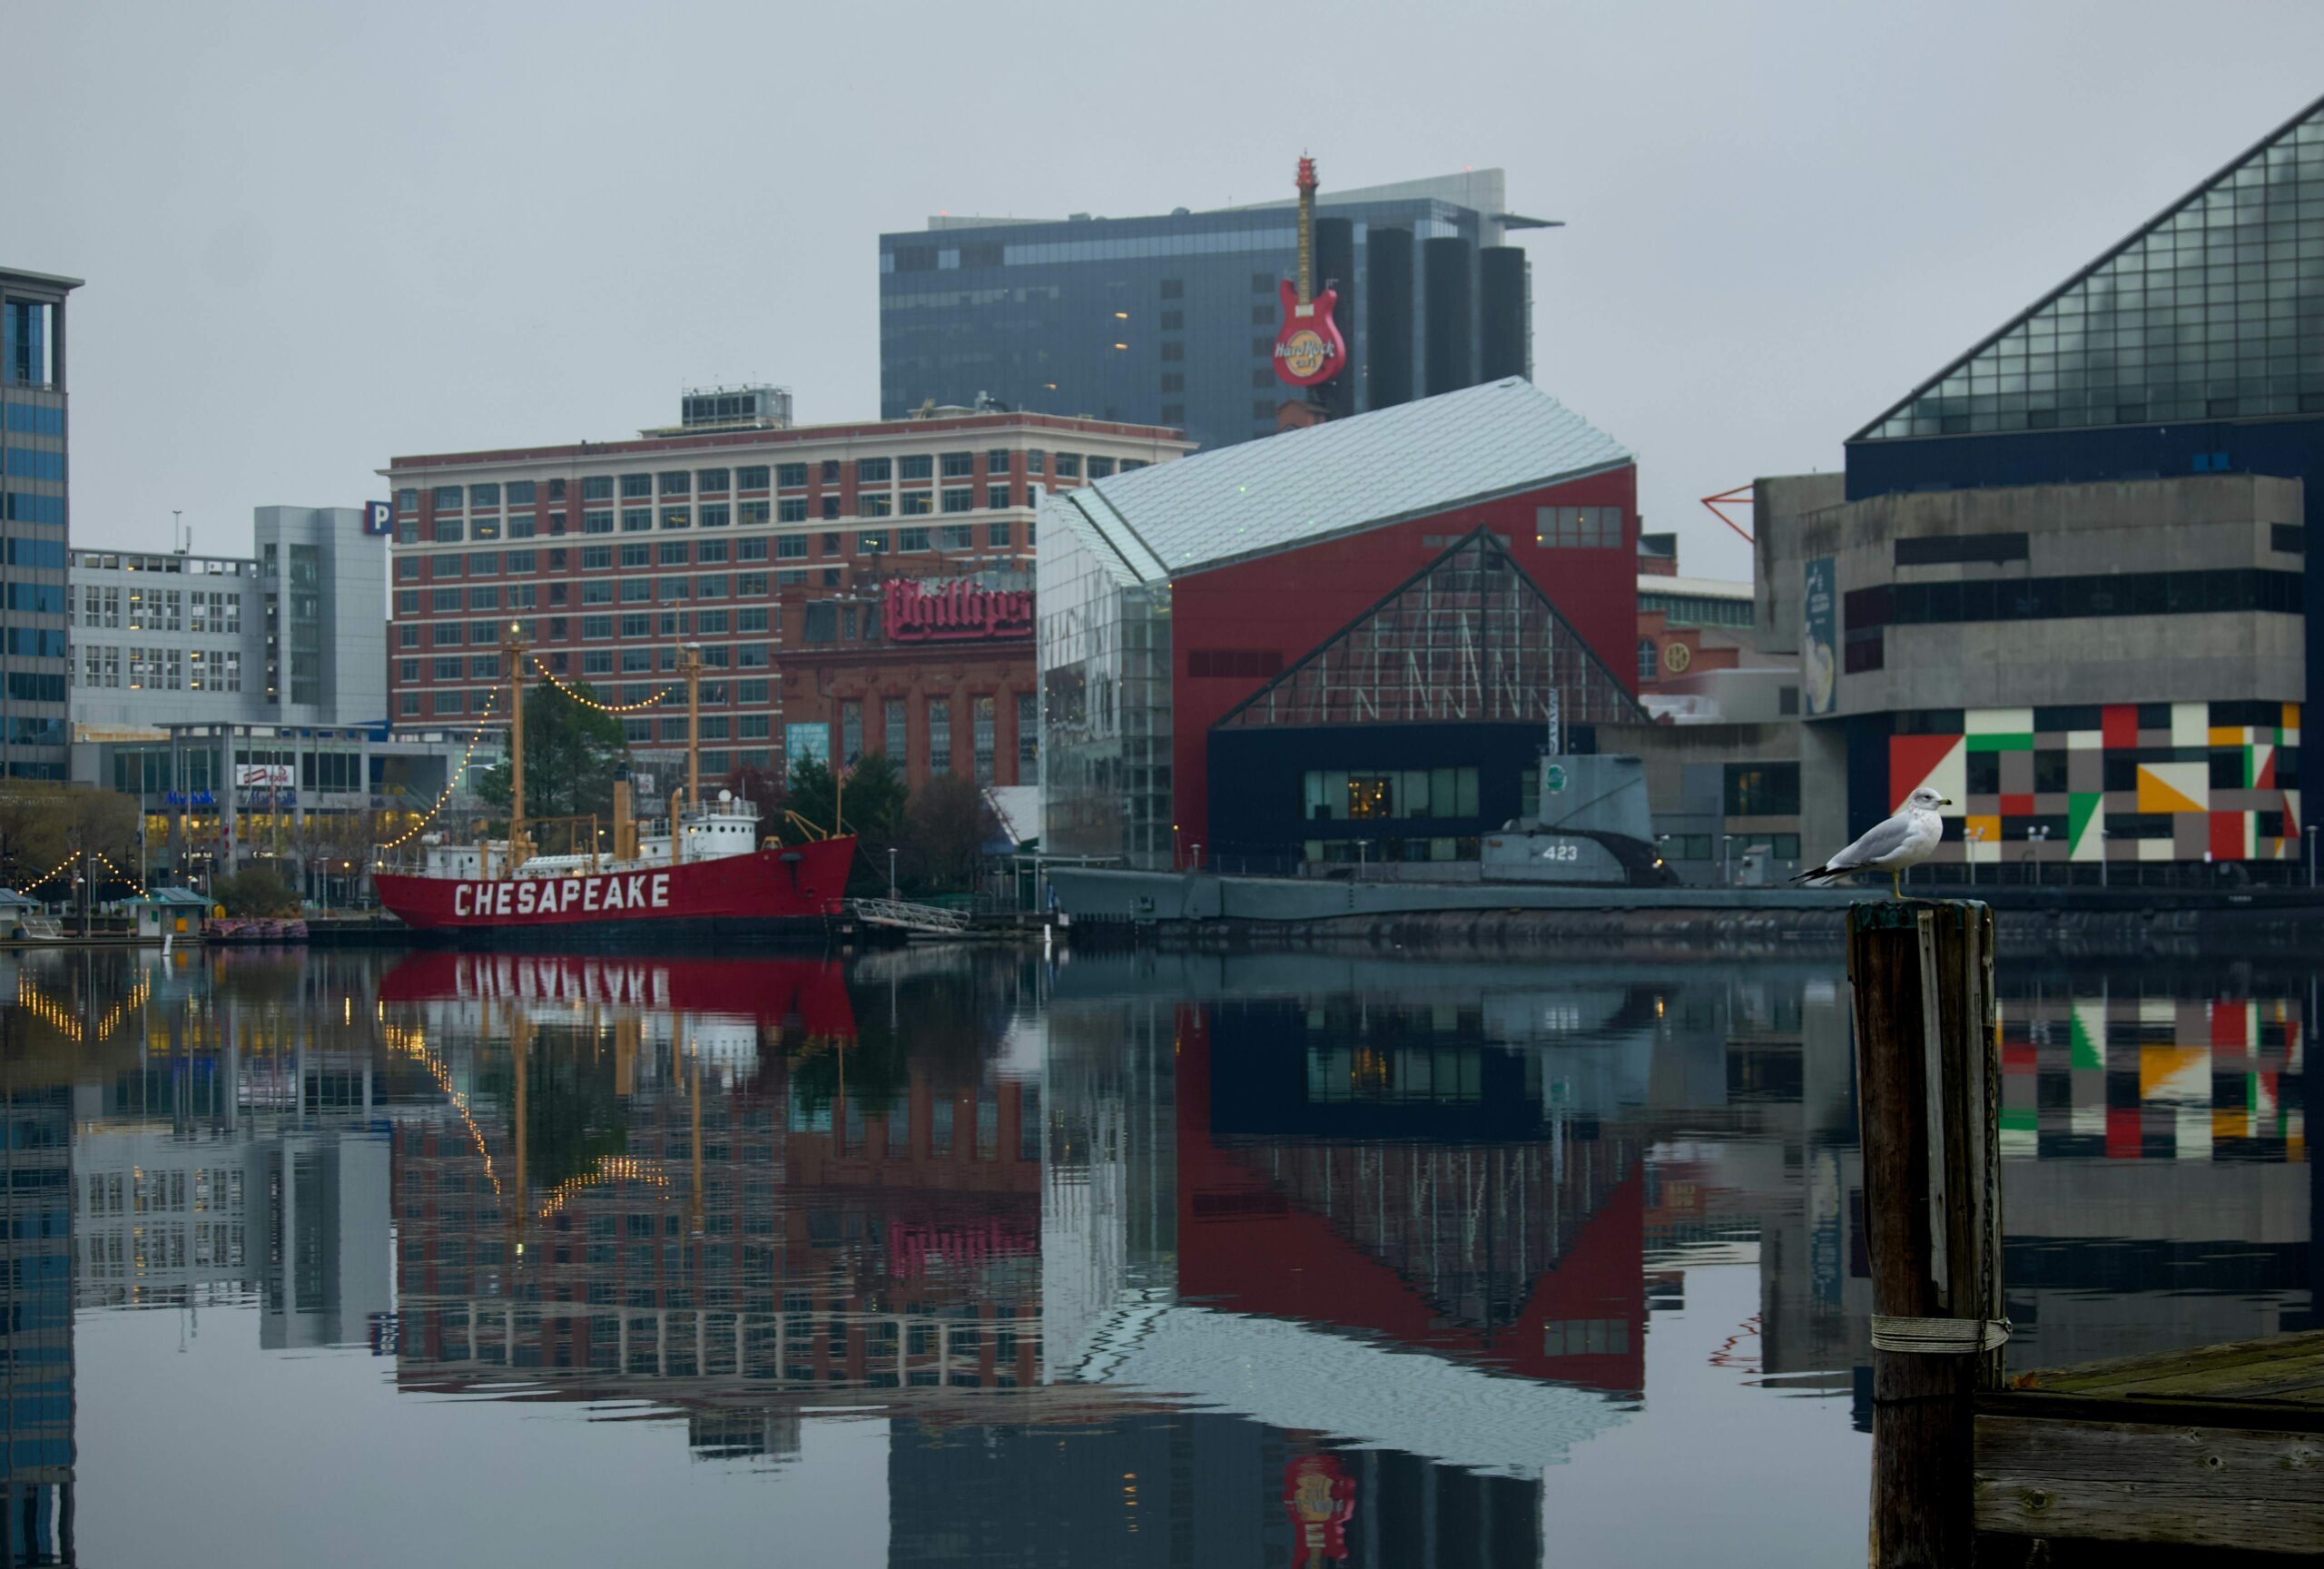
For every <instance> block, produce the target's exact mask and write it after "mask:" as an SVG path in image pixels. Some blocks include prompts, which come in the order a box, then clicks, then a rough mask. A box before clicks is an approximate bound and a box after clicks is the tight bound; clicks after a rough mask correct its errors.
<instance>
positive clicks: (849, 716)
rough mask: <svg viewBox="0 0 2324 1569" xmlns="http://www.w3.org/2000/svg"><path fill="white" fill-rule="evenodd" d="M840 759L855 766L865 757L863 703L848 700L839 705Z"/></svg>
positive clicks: (848, 764) (850, 765)
mask: <svg viewBox="0 0 2324 1569" xmlns="http://www.w3.org/2000/svg"><path fill="white" fill-rule="evenodd" d="M839 755H840V760H841V761H842V763H844V764H845V765H847V766H849V767H851V768H852V767H853V766H854V765H856V764H857V763H860V762H862V759H863V705H862V703H861V702H846V703H842V704H841V705H840V706H839Z"/></svg>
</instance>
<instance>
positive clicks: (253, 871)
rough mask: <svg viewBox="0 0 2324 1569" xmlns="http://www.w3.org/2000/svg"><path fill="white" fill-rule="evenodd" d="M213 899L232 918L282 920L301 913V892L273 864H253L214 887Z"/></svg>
mask: <svg viewBox="0 0 2324 1569" xmlns="http://www.w3.org/2000/svg"><path fill="white" fill-rule="evenodd" d="M210 896H211V898H212V899H213V900H215V901H216V902H217V903H219V904H220V905H221V906H222V907H223V908H224V910H225V912H226V913H227V914H229V915H258V916H283V915H296V914H297V913H299V891H298V890H297V889H296V888H293V887H292V886H291V884H290V883H289V882H288V881H287V880H285V879H284V877H283V875H282V873H281V869H280V868H278V867H277V866H276V865H275V864H274V863H273V862H271V861H253V862H251V863H250V864H249V865H247V866H245V867H243V868H242V869H241V871H239V872H237V873H234V874H233V875H231V876H230V877H221V878H219V879H218V880H217V882H216V883H213V884H212V886H211V890H210Z"/></svg>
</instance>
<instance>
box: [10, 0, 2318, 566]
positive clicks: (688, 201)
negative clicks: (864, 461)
mask: <svg viewBox="0 0 2324 1569" xmlns="http://www.w3.org/2000/svg"><path fill="white" fill-rule="evenodd" d="M1292 18H1293V14H1292V13H1290V12H1288V11H1277V10H1275V9H1274V8H1271V7H1263V6H1259V7H1255V6H1251V5H1212V4H1184V3H1182V4H1178V5H1171V6H1165V7H1152V6H1141V7H1137V8H1130V7H1119V6H1109V5H1092V4H1079V5H1048V6H1028V5H1005V4H1004V5H993V4H986V5H916V4H902V5H877V6H871V5H859V6H846V5H839V6H818V7H805V6H782V5H766V4H753V3H749V0H734V3H730V4H719V3H712V0H699V3H689V0H661V3H659V4H656V5H651V6H648V5H634V4H633V5H606V4H597V3H595V0H560V3H558V4H556V5H546V4H544V5H501V4H494V3H491V0H466V3H463V4H458V5H435V4H428V3H424V0H399V3H396V4H384V3H383V4H373V5H354V4H342V5H318V4H314V3H312V0H297V3H283V4H257V3H253V4H243V5H212V4H202V3H200V0H196V3H194V4H185V3H184V0H169V3H167V4H159V3H128V0H105V3H96V0H81V3H75V4H65V5H31V4H25V3H21V0H19V3H15V4H6V5H0V51H5V56H6V58H8V60H9V61H10V62H11V64H10V66H9V69H8V72H7V86H6V91H5V97H0V138H5V143H7V146H8V154H7V163H8V168H9V179H8V182H7V184H6V187H5V191H0V264H5V265H11V266H17V267H25V268H30V269H33V270H34V271H48V272H63V273H68V274H71V275H73V276H76V277H80V278H84V279H86V280H87V281H88V286H87V288H86V289H84V290H83V291H81V292H80V293H79V294H78V295H76V296H75V297H74V304H73V307H72V311H73V314H72V317H71V322H72V352H73V362H72V371H71V373H72V379H73V396H74V405H73V408H74V492H73V499H74V508H73V515H74V539H75V542H76V543H84V544H103V545H118V546H122V547H143V548H156V549H159V548H167V545H168V543H169V538H170V512H171V509H172V508H182V509H183V510H184V512H185V515H186V518H188V520H189V521H191V522H192V523H193V524H194V525H195V526H196V527H195V546H196V548H197V549H200V550H204V551H215V552H224V551H228V550H241V549H244V548H247V546H248V540H249V532H250V512H251V508H252V507H255V506H261V505H265V504H269V503H275V502H281V503H290V504H297V505H310V506H323V505H352V504H355V503H357V502H359V501H362V500H365V499H367V498H374V497H378V496H382V495H384V494H385V490H384V485H383V482H382V481H381V480H379V479H378V478H377V477H376V476H375V474H374V470H376V469H379V468H380V467H381V466H382V465H383V464H384V463H385V462H386V460H387V459H388V458H389V456H390V455H392V454H396V453H408V452H427V451H437V450H445V449H459V448H467V447H477V446H485V445H507V444H516V443H519V442H528V441H546V440H571V439H581V438H591V439H605V438H613V437H619V436H623V435H625V434H629V433H631V432H634V431H635V429H637V428H638V427H640V426H642V425H647V424H654V423H661V422H666V421H668V420H670V419H673V418H674V417H675V412H676V400H677V395H678V390H679V389H680V388H681V387H682V386H685V385H688V384H694V383H706V382H714V381H734V380H770V381H777V382H783V383H786V384H788V385H790V386H792V387H793V388H794V389H795V390H796V391H797V396H798V411H799V416H800V418H801V419H803V420H830V419H862V418H869V417H872V416H874V415H876V413H877V411H878V407H879V357H878V346H879V345H878V313H877V310H876V303H875V301H876V282H877V276H876V261H875V257H876V238H875V237H876V236H877V235H878V234H879V233H880V232H881V231H882V230H888V229H902V228H911V227H914V226H917V225H918V224H919V223H921V222H922V221H923V220H924V219H925V218H926V216H927V215H928V214H929V213H931V212H939V211H944V210H950V211H953V212H979V213H990V214H1006V213H1019V214H1059V213H1063V212H1098V213H1104V214H1116V215H1121V214H1131V213H1140V212H1159V211H1167V210H1168V209H1169V208H1171V207H1173V206H1178V205H1185V206H1190V207H1196V208H1200V207H1206V206H1213V205H1220V204H1224V203H1226V202H1251V201H1256V200H1262V199H1266V198H1270V197H1273V196H1275V195H1278V194H1281V193H1282V192H1283V190H1284V187H1285V179H1286V169H1287V166H1288V164H1289V163H1290V162H1291V161H1292V159H1293V158H1294V156H1295V154H1296V153H1298V152H1300V151H1301V150H1303V149H1305V150H1308V151H1312V152H1313V153H1315V155H1316V157H1317V159H1318V160H1319V162H1320V163H1321V165H1322V169H1323V173H1324V180H1325V182H1326V183H1327V184H1334V185H1340V186H1349V185H1362V184H1374V183H1383V182H1386V181H1392V180H1403V179H1410V178H1414V177H1418V176H1423V175H1428V174H1434V173H1443V172H1446V171H1449V170H1455V169H1459V168H1461V167H1462V166H1463V165H1474V166H1476V167H1481V168H1482V167H1487V166H1491V165H1495V164H1498V165H1501V166H1502V167H1504V168H1506V169H1507V170H1508V172H1509V196H1510V202H1511V204H1512V206H1513V207H1514V208H1515V209H1516V210H1517V211H1519V212H1527V213H1532V214H1539V215H1542V216H1548V217H1555V218H1561V219H1563V220H1565V221H1566V222H1567V223H1568V225H1569V227H1567V228H1564V229H1561V230H1552V231H1547V232H1537V233H1533V234H1529V235H1526V236H1524V237H1523V238H1524V240H1525V242H1526V243H1527V244H1528V246H1529V248H1530V250H1531V254H1532V257H1533V298H1534V341H1533V356H1534V363H1535V367H1536V371H1535V379H1536V380H1538V381H1539V382H1540V383H1541V386H1543V387H1544V388H1546V389H1547V390H1550V391H1551V392H1553V393H1555V394H1556V395H1557V396H1558V397H1559V398H1561V399H1562V400H1565V401H1566V402H1568V403H1569V404H1571V406H1573V407H1574V408H1576V409H1578V410H1581V412H1582V413H1584V414H1585V415H1587V416H1588V417H1589V418H1590V419H1591V420H1592V421H1594V422H1595V423H1597V424H1598V425H1600V427H1602V428H1603V429H1606V430H1609V431H1610V432H1611V433H1613V434H1614V435H1615V436H1616V437H1618V438H1619V439H1621V440H1622V441H1624V442H1626V443H1628V444H1629V445H1630V447H1631V448H1632V449H1634V450H1635V451H1636V452H1637V453H1638V454H1639V457H1640V489H1641V506H1642V508H1643V510H1644V512H1645V514H1646V518H1647V523H1648V526H1649V528H1677V529H1678V530H1679V534H1680V536H1681V551H1682V561H1683V564H1684V567H1685V568H1686V569H1687V570H1689V571H1690V572H1697V573H1703V574H1709V575H1717V576H1728V577H1745V576H1748V573H1749V559H1748V552H1747V551H1746V549H1745V548H1744V547H1743V545H1742V543H1741V541H1740V540H1738V539H1736V538H1733V537H1732V536H1728V535H1726V533H1725V531H1724V530H1723V529H1722V528H1720V527H1719V525H1718V523H1717V522H1716V521H1715V520H1714V519H1713V518H1711V517H1710V516H1709V514H1708V513H1707V512H1705V511H1704V509H1703V508H1701V507H1700V506H1699V504H1698V501H1697V498H1699V497H1702V496H1705V495H1708V494H1710V493H1712V492H1715V491H1719V490H1725V489H1728V488H1730V487H1733V486H1737V485H1741V484H1745V483H1747V482H1748V481H1749V480H1750V479H1752V477H1753V476H1755V475H1759V474H1772V473H1790V472H1798V471H1804V470H1807V469H1815V468H1822V469H1832V468H1836V467H1837V466H1838V465H1839V462H1840V443H1841V441H1842V440H1843V439H1845V438H1846V436H1847V435H1848V434H1849V433H1850V432H1851V431H1853V430H1855V429H1857V428H1858V427H1859V426H1861V425H1862V424H1864V423H1865V422H1866V421H1867V420H1869V419H1871V418H1872V417H1873V416H1875V415H1876V414H1878V413H1880V412H1881V411H1882V410H1884V409H1885V408H1886V407H1887V405H1888V404H1889V403H1891V402H1892V401H1894V400H1896V399H1897V398H1898V397H1900V396H1902V395H1903V394H1904V393H1905V392H1906V391H1907V390H1910V389H1911V387H1912V386H1913V385H1914V384H1915V382H1916V381H1917V380H1920V379H1921V378H1922V377H1924V376H1925V375H1927V374H1928V373H1930V372H1931V371H1934V370H1936V369H1938V368H1939V367H1940V366H1941V365H1942V364H1943V363H1944V362H1945V360H1949V359H1950V358H1952V357H1953V356H1954V355H1955V354H1956V353H1958V352H1959V351H1960V350H1964V349H1965V348H1966V347H1968V345H1969V344H1970V343H1971V342H1972V341H1974V340H1975V339H1976V338H1978V337H1979V336H1981V335H1982V334H1984V332H1986V331H1990V330H1991V329H1993V328H1994V327H1995V326H1997V325H1999V324H2000V322H2001V321H2003V320H2004V319H2005V318H2006V317H2007V316H2008V315H2009V314H2011V313H2012V312H2013V311H2015V310H2017V309H2019V308H2020V307H2022V306H2024V305H2025V304H2027V303H2030V302H2031V301H2033V299H2034V298H2035V297H2036V296H2037V295H2039V294H2040V293H2042V292H2043V291H2045V290H2047V289H2048V288H2050V287H2051V286H2052V285H2053V284H2055V283H2056V282H2058V281H2061V280H2062V279H2063V277H2064V276H2065V275H2066V274H2067V273H2068V272H2070V271H2073V269H2074V268H2076V267H2078V266H2079V265H2081V264H2082V263H2083V262H2086V261H2088V260H2089V259H2091V258H2092V257H2093V255H2095V254H2096V253H2097V252H2099V251H2100V250H2101V249H2102V248H2103V247H2104V246H2106V245H2107V244H2109V243H2111V242H2113V241H2115V240H2117V239H2119V238H2121V237H2122V235H2123V234H2125V233H2126V232H2129V231H2130V230H2131V229H2132V228H2133V227H2135V226H2136V225H2137V224H2139V223H2140V222H2143V221H2144V220H2145V219H2146V218H2148V217H2149V216H2151V215H2152V214H2153V213H2154V212H2157V211H2158V210H2160V209H2161V208H2162V206H2164V205H2165V204H2166V203H2167V202H2170V201H2171V200H2172V199H2174V198H2175V197H2177V196H2178V195H2179V194H2181V192H2183V191H2184V190H2186V189H2187V188H2188V187H2189V186H2191V185H2192V184H2194V183H2196V182H2197V181H2198V180H2200V179H2201V178H2202V177H2203V176H2204V175H2206V174H2207V173H2210V172H2211V170H2213V169H2214V168H2215V167H2217V166H2218V165H2220V164H2221V163H2225V162H2226V161H2227V160H2228V159H2229V158H2230V157H2231V156H2232V155H2234V154H2235V153H2239V152H2240V151H2241V150H2242V149H2243V148H2244V147H2245V146H2246V145H2248V144H2249V143H2251V142H2253V141H2255V140H2257V139H2258V138H2259V137H2260V136H2261V135H2262V134H2264V133H2267V132H2268V131H2270V130H2271V129H2272V128H2274V127H2275V126H2276V125H2277V124H2279V123H2281V122H2282V121H2284V120H2286V119H2288V118H2290V116H2291V115H2292V113H2294V112H2295V111H2297V110H2298V109H2299V108H2300V107H2301V106H2302V105H2303V104H2306V103H2307V102H2308V101H2309V100H2310V99H2312V98H2314V97H2315V96H2316V95H2317V94H2318V93H2319V91H2324V72H2319V69H2318V62H2319V61H2324V5H2319V4H2316V3H2314V0H2281V3H2262V0H2239V3H2229V4H2222V5H2213V6H2209V7H2190V6H2187V5H2162V4H2146V3H2142V0H2107V3H2104V4H2086V5H2062V4H2039V5H2026V4H2024V3H2022V0H2020V3H2016V4H1987V3H1982V0H1976V3H1971V0H1947V3H1946V4H1943V5H1894V4H1874V3H1868V0H1867V3H1858V4H1841V3H1837V0H1827V3H1799V4H1784V5H1773V4H1768V5H1748V4H1741V3H1738V0H1718V3H1709V4H1697V5H1676V4H1673V5H1653V4H1643V3H1640V4H1623V5H1615V4H1604V5H1572V4H1559V3H1540V4H1531V5H1511V6H1507V7H1482V6H1466V5H1446V4H1443V3H1437V4H1432V5H1424V6H1417V5H1409V4H1404V5H1376V4H1360V5H1350V4H1340V5H1329V6H1315V7H1311V8H1309V9H1307V10H1306V11H1305V13H1304V14H1303V15H1302V16H1301V19H1300V20H1298V21H1296V22H1294V20H1293V19H1292ZM1238 344H1239V340H1238Z"/></svg>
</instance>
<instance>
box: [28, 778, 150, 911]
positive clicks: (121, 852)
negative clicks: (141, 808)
mask: <svg viewBox="0 0 2324 1569" xmlns="http://www.w3.org/2000/svg"><path fill="white" fill-rule="evenodd" d="M92 853H94V854H98V855H103V857H105V859H106V860H109V861H111V862H112V863H113V865H114V866H117V867H119V868H120V869H121V873H126V874H127V875H126V877H123V876H122V875H121V874H120V873H111V872H108V871H107V870H106V868H105V865H104V863H103V862H99V863H97V866H96V873H97V876H98V878H99V880H100V881H102V882H114V881H118V882H122V883H123V887H124V890H125V889H126V887H127V878H133V877H134V876H136V874H137V803H136V802H135V801H133V800H132V799H130V798H129V797H128V796H126V795H123V794H120V793H118V792H117V791H113V790H98V789H94V788H92V787H91V786H89V785H56V784H51V783H49V782H47V781H45V780H11V781H9V782H8V784H7V785H6V786H5V788H0V886H5V887H10V888H17V889H23V888H24V887H25V884H27V883H31V882H32V881H33V880H34V879H35V878H40V877H44V876H45V875H46V874H47V873H50V872H52V871H54V870H55V869H56V867H57V863H60V862H65V861H69V860H71V859H74V858H77V857H80V856H83V855H85V854H92ZM70 870H71V868H70V867H68V868H67V872H68V873H69V872H70ZM56 893H58V887H57V885H56V884H53V883H52V884H47V885H45V886H44V888H43V889H42V890H41V894H46V895H51V896H54V895H55V894H56ZM34 896H35V897H39V896H41V895H40V894H35V895H34Z"/></svg>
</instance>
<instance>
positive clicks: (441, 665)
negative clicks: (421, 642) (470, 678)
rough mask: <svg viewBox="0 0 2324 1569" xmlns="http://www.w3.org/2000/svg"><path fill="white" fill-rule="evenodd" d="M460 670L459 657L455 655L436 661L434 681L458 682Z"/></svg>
mask: <svg viewBox="0 0 2324 1569" xmlns="http://www.w3.org/2000/svg"><path fill="white" fill-rule="evenodd" d="M414 663H417V661H414ZM460 669H461V661H460V659H459V656H457V655H455V656H453V657H451V658H449V659H438V660H437V661H436V664H435V670H436V679H437V680H438V681H458V679H459V678H460Z"/></svg>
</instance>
